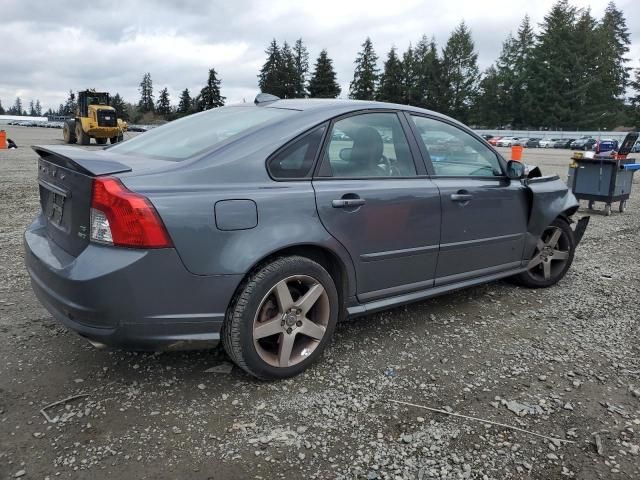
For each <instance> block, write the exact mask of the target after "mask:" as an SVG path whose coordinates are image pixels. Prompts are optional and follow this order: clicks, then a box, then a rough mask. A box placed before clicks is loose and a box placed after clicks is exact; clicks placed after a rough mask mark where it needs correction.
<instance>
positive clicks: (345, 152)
mask: <svg viewBox="0 0 640 480" xmlns="http://www.w3.org/2000/svg"><path fill="white" fill-rule="evenodd" d="M338 156H339V157H340V160H344V161H345V162H348V161H349V160H351V149H350V148H343V149H341V150H340V153H339V154H338Z"/></svg>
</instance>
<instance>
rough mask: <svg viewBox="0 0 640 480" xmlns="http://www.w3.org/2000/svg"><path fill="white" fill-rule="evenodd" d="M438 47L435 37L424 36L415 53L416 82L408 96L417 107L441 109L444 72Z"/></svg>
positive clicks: (414, 73) (442, 106)
mask: <svg viewBox="0 0 640 480" xmlns="http://www.w3.org/2000/svg"><path fill="white" fill-rule="evenodd" d="M441 67H442V65H441V61H440V58H439V56H438V47H437V45H436V42H435V40H434V39H431V40H428V39H427V37H426V36H425V35H423V36H422V38H421V39H420V41H419V42H418V44H417V45H416V48H415V50H414V54H413V70H414V72H413V75H414V78H415V83H414V84H413V88H411V89H410V91H409V93H408V96H409V97H410V98H411V99H412V102H411V104H412V105H415V106H417V107H422V108H430V109H433V110H440V109H441V108H445V106H444V105H443V102H442V95H441V94H440V93H441V91H442V73H441V69H442V68H441Z"/></svg>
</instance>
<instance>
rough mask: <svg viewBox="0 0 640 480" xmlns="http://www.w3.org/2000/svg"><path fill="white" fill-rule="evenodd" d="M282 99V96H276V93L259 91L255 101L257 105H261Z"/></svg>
mask: <svg viewBox="0 0 640 480" xmlns="http://www.w3.org/2000/svg"><path fill="white" fill-rule="evenodd" d="M277 100H280V97H276V96H275V95H271V94H270V93H259V94H258V95H256V99H255V100H254V101H253V103H255V104H256V105H261V104H263V103H269V102H275V101H277Z"/></svg>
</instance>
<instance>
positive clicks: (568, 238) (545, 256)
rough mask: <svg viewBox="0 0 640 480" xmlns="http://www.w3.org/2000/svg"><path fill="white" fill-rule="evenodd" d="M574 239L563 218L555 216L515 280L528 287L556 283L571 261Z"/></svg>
mask: <svg viewBox="0 0 640 480" xmlns="http://www.w3.org/2000/svg"><path fill="white" fill-rule="evenodd" d="M575 249H576V240H575V236H574V233H573V230H571V227H570V226H569V222H567V221H566V220H565V219H564V218H557V219H555V220H554V221H553V223H551V225H549V226H548V227H547V228H546V229H545V230H544V232H543V233H542V235H541V237H540V238H539V239H538V242H537V243H536V248H535V251H534V253H533V256H532V257H531V259H530V260H529V264H528V265H527V270H526V271H525V272H522V273H521V274H519V275H517V276H516V277H515V280H516V281H517V282H518V283H520V284H521V285H524V286H525V287H529V288H545V287H550V286H552V285H555V284H556V283H558V282H559V281H560V280H561V279H562V277H564V276H565V274H566V273H567V270H569V267H570V266H571V263H572V262H573V256H574V254H575Z"/></svg>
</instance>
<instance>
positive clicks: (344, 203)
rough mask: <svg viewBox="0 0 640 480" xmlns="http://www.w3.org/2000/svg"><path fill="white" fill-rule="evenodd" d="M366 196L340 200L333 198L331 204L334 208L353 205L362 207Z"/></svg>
mask: <svg viewBox="0 0 640 480" xmlns="http://www.w3.org/2000/svg"><path fill="white" fill-rule="evenodd" d="M365 203H367V202H365V200H364V198H341V199H340V200H333V201H332V202H331V206H332V207H333V208H352V207H360V206H362V205H364V204H365Z"/></svg>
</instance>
